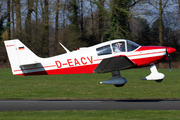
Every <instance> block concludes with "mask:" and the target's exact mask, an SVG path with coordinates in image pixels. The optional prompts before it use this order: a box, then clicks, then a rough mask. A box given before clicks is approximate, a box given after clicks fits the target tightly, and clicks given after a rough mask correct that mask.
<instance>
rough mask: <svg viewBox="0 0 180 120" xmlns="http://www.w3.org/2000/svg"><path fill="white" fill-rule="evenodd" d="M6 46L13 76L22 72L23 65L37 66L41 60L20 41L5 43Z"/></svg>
mask: <svg viewBox="0 0 180 120" xmlns="http://www.w3.org/2000/svg"><path fill="white" fill-rule="evenodd" d="M4 44H5V47H6V51H7V54H8V58H9V61H10V65H11V68H12V72H13V74H15V72H17V71H20V72H22V71H21V66H22V65H28V64H35V63H36V62H37V60H38V58H39V57H38V56H36V55H35V54H34V53H33V52H32V51H31V50H30V49H29V48H27V47H26V46H25V45H24V44H23V43H22V42H21V41H19V40H18V39H15V40H7V41H4Z"/></svg>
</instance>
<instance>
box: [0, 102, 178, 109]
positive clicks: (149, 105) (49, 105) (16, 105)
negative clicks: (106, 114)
mask: <svg viewBox="0 0 180 120" xmlns="http://www.w3.org/2000/svg"><path fill="white" fill-rule="evenodd" d="M109 109H111V110H119V109H124V110H133V109H138V110H149V109H151V110H180V100H163V99H162V100H161V99H159V100H0V111H14V110H18V111H27V110H37V111H40V110H109Z"/></svg>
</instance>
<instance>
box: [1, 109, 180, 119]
mask: <svg viewBox="0 0 180 120" xmlns="http://www.w3.org/2000/svg"><path fill="white" fill-rule="evenodd" d="M179 112H180V111H174V110H170V111H161V110H146V111H145V110H144V111H143V110H98V111H92V110H91V111H82V110H80V111H13V112H9V111H5V112H0V119H1V120H179V119H180V114H179Z"/></svg>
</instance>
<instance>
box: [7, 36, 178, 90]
mask: <svg viewBox="0 0 180 120" xmlns="http://www.w3.org/2000/svg"><path fill="white" fill-rule="evenodd" d="M4 43H5V47H6V50H7V53H8V57H9V61H10V64H11V68H12V73H13V74H14V75H22V76H27V75H59V74H83V73H104V72H111V73H112V78H111V79H109V80H106V81H103V82H101V83H102V84H114V85H115V86H116V87H120V86H123V85H124V84H125V83H127V80H126V78H123V77H121V75H120V72H119V71H120V70H123V69H129V68H137V67H143V66H148V65H150V70H151V74H150V75H149V76H147V77H145V78H143V79H144V80H156V81H159V82H160V81H162V80H163V79H164V77H165V76H164V74H162V73H159V72H158V71H157V69H156V66H155V63H159V62H162V61H165V60H167V54H171V53H173V52H175V51H176V49H174V48H171V47H164V46H140V45H138V44H136V43H134V42H132V41H130V40H124V39H117V40H112V41H107V42H104V43H100V44H97V45H94V46H91V47H84V48H80V49H78V50H75V51H72V52H70V51H69V50H68V49H67V48H66V47H65V46H63V45H62V44H61V43H60V44H61V46H62V47H63V48H64V49H65V50H66V53H64V54H61V55H57V56H54V57H49V58H40V57H38V56H37V55H35V54H34V53H33V52H32V51H31V50H30V49H29V48H27V47H26V46H25V45H24V44H23V43H22V42H21V41H19V40H18V39H15V40H7V41H4Z"/></svg>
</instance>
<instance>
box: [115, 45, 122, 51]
mask: <svg viewBox="0 0 180 120" xmlns="http://www.w3.org/2000/svg"><path fill="white" fill-rule="evenodd" d="M121 46H122V43H116V44H115V50H114V52H115V53H118V52H121V51H122V48H121Z"/></svg>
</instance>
